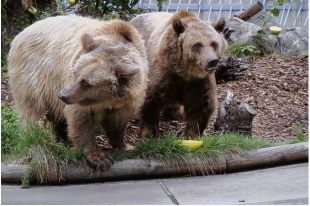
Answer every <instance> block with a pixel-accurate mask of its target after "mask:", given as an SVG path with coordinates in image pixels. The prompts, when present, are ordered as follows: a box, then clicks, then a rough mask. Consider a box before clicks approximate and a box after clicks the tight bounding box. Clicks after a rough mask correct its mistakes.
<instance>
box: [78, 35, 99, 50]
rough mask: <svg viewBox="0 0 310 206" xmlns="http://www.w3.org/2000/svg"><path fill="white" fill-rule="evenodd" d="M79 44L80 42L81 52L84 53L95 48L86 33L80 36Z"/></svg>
mask: <svg viewBox="0 0 310 206" xmlns="http://www.w3.org/2000/svg"><path fill="white" fill-rule="evenodd" d="M81 42H82V47H83V50H84V51H85V52H90V51H92V50H93V49H95V48H96V44H95V40H94V38H93V37H92V36H91V35H90V34H88V33H84V34H83V35H82V37H81Z"/></svg>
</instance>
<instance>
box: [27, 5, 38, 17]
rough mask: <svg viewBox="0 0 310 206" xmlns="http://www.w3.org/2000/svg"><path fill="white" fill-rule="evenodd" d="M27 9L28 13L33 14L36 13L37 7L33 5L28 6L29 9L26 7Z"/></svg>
mask: <svg viewBox="0 0 310 206" xmlns="http://www.w3.org/2000/svg"><path fill="white" fill-rule="evenodd" d="M28 11H29V12H30V13H32V14H33V15H35V14H36V13H37V9H36V8H35V7H34V6H30V7H29V9H28Z"/></svg>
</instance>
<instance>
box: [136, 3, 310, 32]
mask: <svg viewBox="0 0 310 206" xmlns="http://www.w3.org/2000/svg"><path fill="white" fill-rule="evenodd" d="M256 2H257V0H167V1H166V2H165V3H163V5H162V11H167V12H176V11H178V10H180V9H183V10H187V11H191V12H193V13H196V15H197V16H198V17H199V18H200V19H202V20H208V21H216V20H217V19H219V18H220V17H221V16H223V17H225V18H226V19H230V18H232V17H233V16H234V14H235V13H237V12H239V11H244V10H245V9H247V8H249V7H250V6H251V5H252V4H254V3H256ZM260 2H261V3H262V4H263V6H264V9H266V10H269V7H270V6H271V5H272V3H273V2H274V0H261V1H260ZM137 6H138V7H140V8H143V9H152V10H154V11H158V6H157V0H139V3H138V5H137ZM277 8H278V9H279V10H280V14H279V16H278V17H273V18H274V20H275V21H276V22H277V24H278V25H279V26H281V27H283V28H287V27H296V26H300V27H304V28H306V29H307V28H308V0H290V2H289V3H284V4H283V5H282V6H279V7H277Z"/></svg>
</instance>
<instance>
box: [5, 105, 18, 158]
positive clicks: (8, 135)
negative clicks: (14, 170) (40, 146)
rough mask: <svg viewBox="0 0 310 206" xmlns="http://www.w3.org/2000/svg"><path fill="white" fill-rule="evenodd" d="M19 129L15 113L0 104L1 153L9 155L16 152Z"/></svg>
mask: <svg viewBox="0 0 310 206" xmlns="http://www.w3.org/2000/svg"><path fill="white" fill-rule="evenodd" d="M20 133H21V127H20V122H19V120H18V117H17V113H16V111H15V110H13V109H9V108H8V107H7V106H6V105H5V104H4V103H1V153H2V154H10V153H12V152H13V151H14V150H16V145H17V143H18V140H19V138H20ZM1 158H2V156H1Z"/></svg>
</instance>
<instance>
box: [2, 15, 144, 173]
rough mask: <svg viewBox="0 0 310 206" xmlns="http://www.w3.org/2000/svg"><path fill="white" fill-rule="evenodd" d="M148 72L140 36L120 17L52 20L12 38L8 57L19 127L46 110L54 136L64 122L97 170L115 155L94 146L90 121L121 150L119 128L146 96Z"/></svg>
mask: <svg viewBox="0 0 310 206" xmlns="http://www.w3.org/2000/svg"><path fill="white" fill-rule="evenodd" d="M147 72H148V66H147V60H146V53H145V47H144V42H143V40H142V38H141V35H140V34H139V33H138V31H137V30H136V29H135V28H134V27H133V26H131V25H130V24H129V23H126V22H123V21H120V20H112V21H108V22H103V21H99V20H94V19H90V18H84V17H78V16H58V17H50V18H47V19H45V20H42V21H38V22H36V23H34V24H33V25H31V26H29V27H28V28H26V29H25V30H24V31H22V32H21V33H20V34H19V35H17V36H16V38H15V39H14V40H13V42H12V45H11V49H10V52H9V57H8V73H9V78H10V80H9V83H10V86H11V89H12V93H13V98H14V100H15V104H16V107H17V111H18V114H19V117H20V119H21V120H22V122H23V125H24V126H27V124H28V123H36V122H37V121H39V120H40V119H41V118H42V116H43V115H45V118H46V119H47V121H49V122H52V123H53V125H54V126H55V130H56V133H57V134H58V135H60V136H61V135H62V136H63V135H64V134H66V127H67V128H68V137H69V139H70V140H71V141H72V142H73V144H74V146H75V147H82V148H84V151H85V154H86V156H87V158H88V160H89V163H90V166H92V167H94V168H96V169H102V170H104V169H107V168H109V167H110V166H111V165H112V163H113V160H112V159H111V157H110V156H109V154H108V153H107V152H105V151H103V150H102V149H100V148H99V147H98V145H97V143H96V140H95V132H96V126H98V125H100V126H102V127H103V129H104V131H105V134H106V136H107V137H108V139H109V141H110V144H111V145H112V147H118V148H126V146H127V145H125V143H124V140H123V137H124V134H125V128H126V125H127V122H128V119H129V117H130V116H131V115H132V114H134V113H135V112H136V111H137V110H138V109H139V107H140V106H141V105H142V103H143V101H144V98H145V90H146V85H147ZM57 96H58V97H57Z"/></svg>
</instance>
